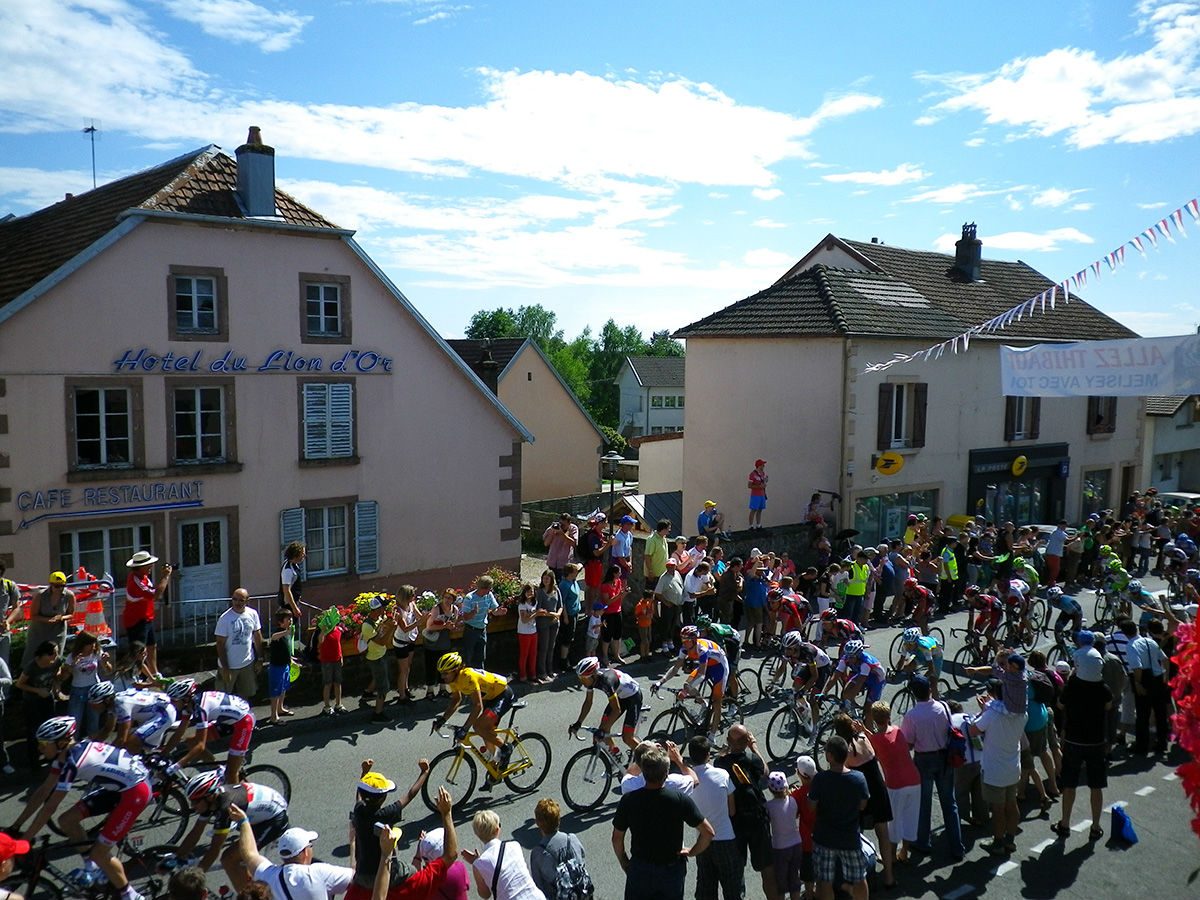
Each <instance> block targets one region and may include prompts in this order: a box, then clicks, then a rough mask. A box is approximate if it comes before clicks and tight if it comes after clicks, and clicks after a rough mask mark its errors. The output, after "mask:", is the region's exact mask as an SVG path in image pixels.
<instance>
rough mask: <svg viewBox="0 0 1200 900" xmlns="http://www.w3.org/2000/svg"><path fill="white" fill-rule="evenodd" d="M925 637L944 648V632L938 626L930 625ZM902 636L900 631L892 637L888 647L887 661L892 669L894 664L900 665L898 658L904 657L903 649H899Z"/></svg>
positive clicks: (901, 644) (901, 643) (902, 633)
mask: <svg viewBox="0 0 1200 900" xmlns="http://www.w3.org/2000/svg"><path fill="white" fill-rule="evenodd" d="M951 632H952V633H953V629H951ZM925 637H931V638H935V639H936V640H937V642H938V646H939V647H941V648H942V649H943V650H945V649H946V633H945V632H944V631H942V629H940V628H939V627H938V626H936V625H933V626H930V628H929V633H928V634H926V635H925ZM903 638H904V632H903V631H901V632H900V633H899V634H897V635H896V636H895V637H894V638H892V643H891V645H890V646H889V647H888V660H887V661H888V665H889V666H891V667H892V668H893V669H894V668H895V667H896V666H898V665H900V660H901V659H903V658H904V651H903V650H902V649H901V648H902V646H903V644H904V640H903Z"/></svg>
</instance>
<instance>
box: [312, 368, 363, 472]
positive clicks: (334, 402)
mask: <svg viewBox="0 0 1200 900" xmlns="http://www.w3.org/2000/svg"><path fill="white" fill-rule="evenodd" d="M300 398H301V431H302V437H301V444H300V448H301V452H300V456H301V459H302V460H330V459H346V460H348V459H353V458H354V446H355V442H354V382H352V381H339V382H333V383H326V382H304V383H302V384H301V385H300Z"/></svg>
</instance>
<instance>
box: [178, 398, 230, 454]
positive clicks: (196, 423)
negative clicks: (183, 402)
mask: <svg viewBox="0 0 1200 900" xmlns="http://www.w3.org/2000/svg"><path fill="white" fill-rule="evenodd" d="M209 391H211V392H214V393H216V395H217V398H218V402H219V409H218V411H217V412H218V415H219V417H220V420H219V422H218V427H217V430H216V433H215V434H214V433H212V432H205V431H204V421H203V420H204V411H202V409H201V405H200V396H201V394H202V393H204V392H209ZM181 393H190V394H192V395H193V398H194V403H195V406H194V408H193V410H192V411H191V412H184V413H181V412H180V411H179V395H180V394H181ZM171 405H172V410H173V415H174V417H175V418H174V428H173V433H174V437H175V444H174V446H173V447H172V448H171V451H172V456H173V458H174V460H175V462H176V463H182V464H184V465H187V464H189V463H190V464H195V463H217V462H225V461H226V459H227V458H228V456H227V453H228V447H227V446H226V443H225V431H226V415H227V411H226V409H225V389H224V388H223V387H220V386H214V385H195V386H192V385H187V386H181V387H176V388H173V389H172V392H171ZM181 416H183V417H184V419H185V420H191V424H192V426H193V427H194V429H195V430H194V432H193V433H192V434H190V435H186V434H181V432H180V429H179V420H180V417H181ZM211 437H216V438H217V439H218V440H220V442H221V450H220V453H218V454H217V455H216V456H204V455H202V451H201V448H202V447H203V445H204V440H205V438H211ZM180 440H191V441H193V442H194V443H195V451H196V452H195V454H194V455H191V456H181V455H179V453H178V452H177V451H178V448H179V442H180Z"/></svg>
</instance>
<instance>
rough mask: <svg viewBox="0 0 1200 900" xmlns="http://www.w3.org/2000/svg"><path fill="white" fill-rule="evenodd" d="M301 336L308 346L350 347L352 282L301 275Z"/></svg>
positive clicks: (331, 277) (342, 276)
mask: <svg viewBox="0 0 1200 900" xmlns="http://www.w3.org/2000/svg"><path fill="white" fill-rule="evenodd" d="M300 335H301V338H302V339H303V340H304V342H305V343H325V344H348V343H350V279H349V278H348V277H347V276H344V275H327V274H320V275H317V274H312V273H308V274H306V273H301V275H300Z"/></svg>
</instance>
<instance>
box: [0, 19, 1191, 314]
mask: <svg viewBox="0 0 1200 900" xmlns="http://www.w3.org/2000/svg"><path fill="white" fill-rule="evenodd" d="M92 120H95V121H96V122H97V123H98V125H99V127H100V129H101V130H100V139H99V141H98V142H97V145H96V155H97V170H98V177H99V179H100V180H101V181H108V180H111V179H114V178H117V177H120V176H122V175H125V174H128V173H130V172H133V171H137V170H139V169H144V168H147V167H149V166H152V165H155V164H157V163H159V162H162V161H164V160H166V159H169V158H171V157H173V156H175V155H178V154H179V153H182V152H185V151H188V150H192V149H195V148H197V147H200V146H203V145H206V144H209V143H215V144H218V145H220V146H222V147H224V148H226V149H227V150H230V151H232V149H233V148H234V147H236V146H237V145H238V144H240V143H241V142H242V141H243V140H244V139H245V135H246V128H247V126H248V125H258V126H260V127H261V128H262V130H263V135H264V139H265V140H266V141H267V143H269V144H271V145H272V146H274V147H275V148H276V151H277V161H276V175H277V178H278V180H279V183H280V186H281V187H283V188H284V189H285V190H287V191H289V192H290V193H292V194H293V195H294V196H296V197H297V198H298V199H300V200H301V201H303V202H305V203H307V204H309V205H310V206H312V207H313V208H315V209H316V210H318V211H320V212H321V213H323V214H324V215H326V216H327V217H328V218H330V219H332V220H333V221H334V222H337V223H338V224H339V225H342V226H344V227H349V228H354V229H357V232H358V239H359V241H360V242H361V243H362V244H363V245H364V247H365V248H366V249H367V251H368V252H369V253H370V254H371V255H372V257H374V259H375V260H376V261H377V262H378V263H379V264H380V265H381V266H382V267H383V269H384V270H385V271H386V272H388V274H389V275H390V276H391V277H392V279H393V280H394V281H395V282H396V283H397V284H398V285H399V286H400V287H401V289H402V290H403V291H404V292H405V293H406V294H407V296H408V297H409V298H410V300H412V301H413V302H414V304H415V305H416V306H417V307H418V308H419V309H420V310H421V311H422V312H423V314H424V315H425V316H426V317H427V318H428V319H429V320H430V321H431V322H432V324H433V325H434V327H436V328H437V329H438V330H439V331H441V332H442V333H443V334H444V335H446V336H447V337H455V336H460V335H461V334H462V331H463V329H464V328H465V327H466V324H467V322H468V320H469V319H470V316H471V314H472V313H473V312H474V311H475V310H477V309H482V308H487V309H490V308H494V307H497V306H513V307H516V306H520V305H522V304H531V303H542V304H543V305H545V306H546V307H547V308H550V309H552V310H554V311H555V312H556V313H557V314H558V318H559V325H560V326H561V327H563V328H564V329H565V331H566V333H567V337H568V338H570V337H573V336H574V335H575V334H577V333H578V332H579V331H580V330H581V329H582V328H583V326H584V325H591V326H592V327H593V330H595V329H596V328H597V327H598V326H599V325H601V324H602V323H603V322H604V321H605V320H606V319H608V318H609V317H613V318H615V319H616V320H617V321H618V322H619V323H621V324H635V325H637V326H638V327H639V328H640V329H641V330H642V331H643V333H644V334H646V335H647V336H648V335H649V333H650V332H651V331H654V330H659V329H663V328H670V329H674V328H678V327H681V326H683V325H685V324H687V323H689V322H691V321H694V320H695V319H698V318H700V317H701V316H704V315H707V314H708V313H710V312H712V311H714V310H716V309H720V308H722V307H724V306H726V305H728V304H729V303H732V302H734V301H736V300H738V299H741V298H742V297H744V296H747V295H749V294H751V293H753V292H755V291H757V290H760V289H762V288H764V287H766V286H768V285H769V284H770V283H771V282H773V281H774V280H775V279H776V278H778V277H779V276H780V275H781V274H782V273H783V272H785V271H786V270H787V269H788V268H789V266H790V265H791V264H792V263H793V262H794V261H795V260H796V259H798V258H799V257H800V256H802V255H803V254H804V253H805V252H806V251H807V250H809V249H810V248H811V247H812V246H813V245H814V244H815V243H816V242H817V241H819V240H820V238H822V237H823V236H824V235H825V234H826V233H827V232H833V233H834V234H836V235H839V236H841V237H846V238H851V239H858V240H870V239H871V238H872V237H878V238H880V239H882V240H884V241H886V242H887V243H889V244H893V245H898V246H905V247H913V248H920V249H943V250H948V251H950V252H952V251H953V241H954V240H955V239H956V238H957V236H958V234H959V231H960V227H961V224H962V223H963V222H964V221H975V222H977V223H978V227H979V236H980V238H981V239H982V240H983V243H984V254H985V255H986V256H990V257H997V258H1005V259H1023V260H1025V261H1027V262H1028V263H1030V264H1031V265H1033V266H1034V267H1035V268H1037V269H1039V270H1040V271H1042V272H1044V273H1045V274H1046V275H1048V276H1050V277H1051V278H1054V279H1056V280H1061V279H1063V278H1065V277H1067V276H1069V275H1071V274H1073V273H1075V272H1076V271H1078V270H1079V269H1081V268H1084V267H1085V266H1087V265H1089V264H1090V263H1091V262H1093V261H1094V260H1097V259H1100V258H1101V257H1102V256H1103V255H1104V254H1105V253H1107V252H1109V251H1111V250H1113V249H1115V248H1116V247H1118V246H1120V245H1121V244H1122V243H1123V242H1125V241H1127V240H1128V239H1129V238H1131V237H1133V236H1134V235H1136V234H1137V233H1138V232H1140V231H1142V230H1143V229H1144V228H1146V227H1147V226H1150V225H1152V224H1153V223H1155V222H1157V221H1158V220H1160V219H1162V218H1164V217H1166V216H1169V215H1170V214H1171V212H1173V211H1174V210H1175V209H1177V208H1179V207H1181V206H1182V205H1183V204H1185V203H1186V202H1187V201H1189V200H1191V199H1192V198H1193V197H1196V196H1197V195H1198V193H1200V179H1198V178H1197V171H1198V169H1197V165H1196V162H1197V160H1198V159H1200V153H1198V150H1200V138H1198V132H1200V2H1180V3H1172V2H1149V0H1147V2H1142V3H1133V4H1130V3H1123V4H1122V3H1102V2H1090V3H1085V2H1063V3H1058V4H1047V3H1026V2H1008V3H992V4H962V3H930V4H910V5H908V6H907V7H905V6H898V5H897V4H895V3H883V2H861V3H856V4H852V5H846V4H841V5H837V4H800V3H795V2H791V3H768V2H755V3H744V4H730V3H724V4H715V3H703V2H691V3H683V2H673V0H666V2H655V3H627V2H607V3H603V4H599V3H588V2H576V3H544V2H493V0H467V2H442V0H390V2H389V0H339V2H324V0H322V2H316V0H284V2H277V0H145V2H133V0H79V2H66V0H4V2H3V3H0V215H2V214H4V213H7V212H13V213H17V214H21V213H24V212H28V211H30V210H32V209H37V208H40V207H41V206H44V205H47V204H49V203H52V202H54V201H55V200H57V199H59V198H61V197H62V195H63V194H64V193H65V192H68V191H69V192H79V191H82V190H86V189H88V188H89V187H90V186H91V170H90V156H89V147H88V143H87V140H86V138H85V137H84V135H83V134H81V133H80V129H81V128H82V127H83V126H84V125H86V124H88V123H89V122H91V121H92ZM1185 225H1186V226H1187V227H1188V234H1189V237H1188V238H1186V239H1185V238H1182V237H1180V238H1178V239H1177V243H1175V244H1169V243H1167V242H1165V241H1164V242H1162V247H1161V249H1160V250H1158V251H1154V250H1150V251H1149V253H1148V256H1147V258H1146V259H1144V260H1143V259H1142V258H1140V257H1139V256H1138V254H1137V253H1135V252H1134V251H1133V250H1132V248H1129V250H1128V253H1127V256H1126V260H1127V265H1126V266H1125V268H1123V269H1121V270H1119V271H1118V274H1117V275H1116V276H1115V277H1107V274H1106V275H1105V277H1103V278H1102V279H1101V280H1100V282H1099V283H1098V284H1097V283H1095V282H1094V281H1092V282H1091V283H1089V285H1088V287H1087V288H1086V289H1084V290H1083V291H1082V294H1083V296H1084V297H1085V298H1086V299H1088V300H1089V301H1090V302H1092V303H1094V304H1095V305H1096V306H1098V307H1100V308H1101V309H1102V310H1104V311H1105V312H1107V313H1109V314H1110V315H1112V316H1113V317H1115V318H1117V319H1119V320H1120V321H1122V322H1124V323H1125V324H1127V325H1129V326H1130V327H1132V328H1134V329H1136V330H1137V331H1139V332H1140V333H1142V334H1146V335H1160V334H1180V333H1184V332H1187V331H1191V330H1193V329H1194V328H1195V327H1196V326H1197V324H1198V323H1200V298H1198V297H1197V296H1196V285H1197V284H1200V226H1195V225H1193V223H1192V219H1191V217H1190V216H1187V215H1186V214H1185ZM1106 272H1107V270H1106Z"/></svg>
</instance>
